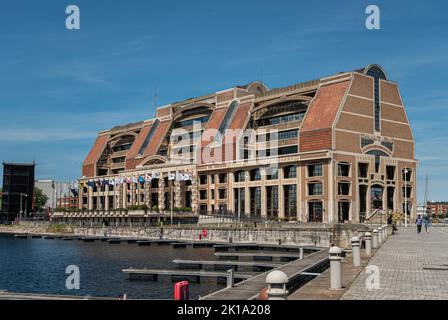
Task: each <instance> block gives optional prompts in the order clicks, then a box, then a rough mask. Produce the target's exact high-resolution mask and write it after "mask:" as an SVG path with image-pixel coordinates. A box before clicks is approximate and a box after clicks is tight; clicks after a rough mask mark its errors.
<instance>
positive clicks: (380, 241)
mask: <svg viewBox="0 0 448 320" xmlns="http://www.w3.org/2000/svg"><path fill="white" fill-rule="evenodd" d="M377 230H378V247H379V246H380V245H381V243H382V242H383V228H382V227H378V229H377Z"/></svg>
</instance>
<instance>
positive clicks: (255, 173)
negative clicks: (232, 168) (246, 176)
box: [250, 169, 261, 181]
mask: <svg viewBox="0 0 448 320" xmlns="http://www.w3.org/2000/svg"><path fill="white" fill-rule="evenodd" d="M250 180H251V181H258V180H261V174H260V169H253V170H251V171H250Z"/></svg>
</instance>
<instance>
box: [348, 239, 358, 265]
mask: <svg viewBox="0 0 448 320" xmlns="http://www.w3.org/2000/svg"><path fill="white" fill-rule="evenodd" d="M350 242H351V243H352V258H353V266H354V267H359V266H361V253H360V252H359V250H360V243H359V238H358V237H356V236H355V237H352V238H351V239H350Z"/></svg>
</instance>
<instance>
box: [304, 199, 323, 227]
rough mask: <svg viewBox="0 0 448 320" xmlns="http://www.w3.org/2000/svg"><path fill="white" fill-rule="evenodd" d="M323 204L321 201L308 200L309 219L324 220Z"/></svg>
mask: <svg viewBox="0 0 448 320" xmlns="http://www.w3.org/2000/svg"><path fill="white" fill-rule="evenodd" d="M322 213H323V206H322V202H321V201H317V202H308V221H309V222H322V218H323V217H322Z"/></svg>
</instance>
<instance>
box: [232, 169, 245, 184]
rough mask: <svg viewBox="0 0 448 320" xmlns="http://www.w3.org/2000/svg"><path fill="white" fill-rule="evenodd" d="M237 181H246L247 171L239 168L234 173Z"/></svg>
mask: <svg viewBox="0 0 448 320" xmlns="http://www.w3.org/2000/svg"><path fill="white" fill-rule="evenodd" d="M234 179H235V182H244V181H245V180H246V175H245V171H243V170H239V171H237V172H235V173H234Z"/></svg>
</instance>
